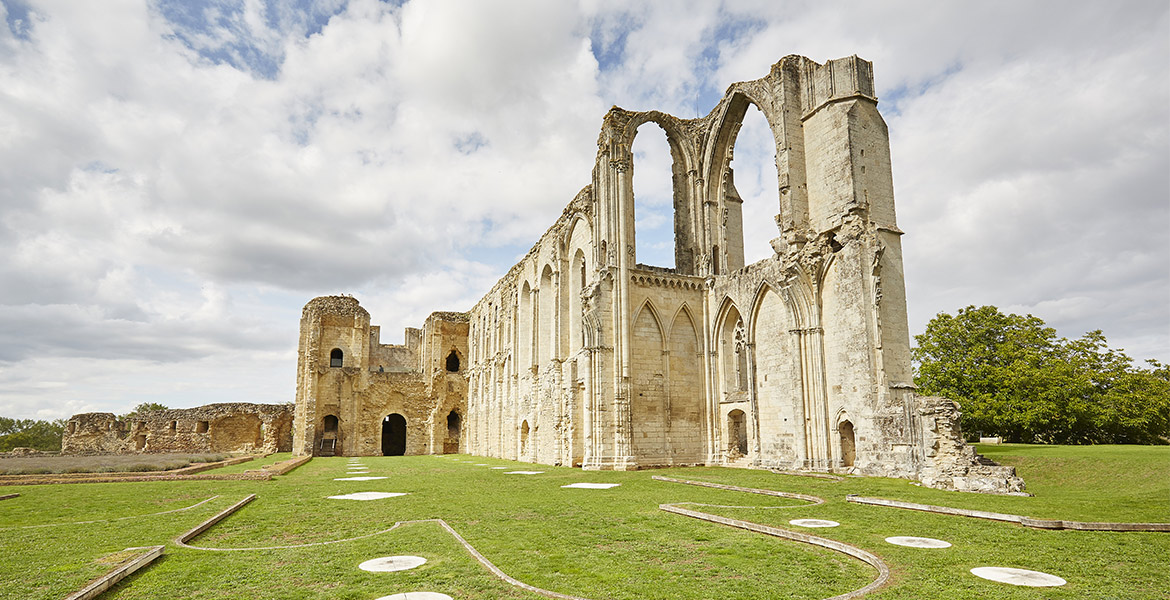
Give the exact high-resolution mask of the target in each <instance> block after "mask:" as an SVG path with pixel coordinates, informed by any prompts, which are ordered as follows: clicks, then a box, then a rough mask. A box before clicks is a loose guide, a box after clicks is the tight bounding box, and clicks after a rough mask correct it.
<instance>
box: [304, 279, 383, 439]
mask: <svg viewBox="0 0 1170 600" xmlns="http://www.w3.org/2000/svg"><path fill="white" fill-rule="evenodd" d="M369 344H370V313H368V312H366V309H364V308H362V307H361V306H360V305H359V304H358V301H357V300H356V299H355V298H352V297H348V296H322V297H319V298H314V299H313V300H311V301H310V302H309V303H308V304H306V305H305V308H304V309H303V310H302V312H301V336H300V342H299V343H298V345H297V397H296V412H295V416H294V422H295V423H296V425H297V426H296V428H295V429H294V431H293V453H294V454H297V455H302V454H319V453H320V452H321V445H322V442H324V443H325V444H326V446H328V448H327V450H328V451H327V452H326V453H327V454H333V453H334V452H336V450H337V448H338V446H339V445H340V443H341V442H342V437H343V436H344V434H343V432H342V428H341V427H340V422H341V421H342V420H347V421H348V420H349V419H345V417H347V416H348V417H353V416H354V415H355V412H356V407H355V406H354V402H353V392H354V387H355V383H356V384H357V387H359V388H360V387H362V385H361V384H362V379H363V375H365V374H364V373H363V371H365V369H364V368H362V367H363V366H364V365H366V364H367V363H368V357H367V353H368V351H369ZM325 416H333V417H334V418H333V419H330V420H329V422H328V423H325V422H324V417H325Z"/></svg>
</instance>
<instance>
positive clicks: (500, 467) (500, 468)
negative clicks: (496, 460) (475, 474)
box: [492, 467, 510, 469]
mask: <svg viewBox="0 0 1170 600" xmlns="http://www.w3.org/2000/svg"><path fill="white" fill-rule="evenodd" d="M492 468H493V469H508V468H510V467H492Z"/></svg>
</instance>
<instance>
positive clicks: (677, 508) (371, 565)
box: [160, 460, 1066, 600]
mask: <svg viewBox="0 0 1170 600" xmlns="http://www.w3.org/2000/svg"><path fill="white" fill-rule="evenodd" d="M457 462H463V463H471V461H464V460H457ZM476 466H487V465H486V464H482V463H476ZM490 468H491V469H499V470H506V469H509V468H512V467H507V466H494V467H490ZM542 473H544V471H522V470H517V471H507V472H506V473H504V474H508V475H539V474H542ZM372 479H387V477H347V478H337V479H335V480H336V481H366V480H372ZM652 479H654V480H658V481H664V482H668V483H677V484H685V485H695V486H702V487H710V488H717V489H723V490H728V491H737V492H744V493H751V494H758V495H767V496H772V497H780V498H789V499H796V500H801V501H804V502H806V503H807V504H805V505H800V506H727V505H716V504H701V503H695V502H679V503H673V504H662V505H659V509H661V510H663V511H666V512H670V513H674V514H678V515H682V516H687V517H691V518H695V519H699V520H704V521H708V522H712V523H717V524H721V525H725V526H729V527H736V528H739V529H744V530H747V531H752V532H755V533H760V534H763V535H769V536H772V537H779V538H783V539H788V540H792V541H798V542H802V543H806V544H810V545H814V546H819V547H822V548H827V549H830V550H834V551H837V552H841V553H843V554H845V555H847V556H850V557H851V558H854V559H857V560H860V561H862V562H865V563H866V564H868V565H870V566H872V567H873V568H874V569H876V570H877V572H878V576H877V578H876V579H875V580H873V581H872V582H870V583H869V584H867V585H865V586H864V587H862V588H859V589H857V590H853V591H851V592H848V593H846V594H842V595H839V596H834V599H835V600H846V599H853V598H860V597H862V596H864V595H866V594H869V593H870V592H873V591H876V590H877V589H879V588H881V587H883V586H884V585H886V583H887V582H888V581H889V568H888V567H887V566H886V564H885V563H884V562H883V561H882V560H881V559H880V558H879V557H878V556H876V555H874V554H872V553H870V552H868V551H866V550H864V549H862V548H859V547H857V546H853V545H851V544H846V543H844V542H839V541H836V540H831V539H828V538H822V537H818V536H814V535H810V534H807V533H802V532H798V531H792V530H787V529H781V528H778V527H772V526H768V525H763V524H759V523H753V522H750V521H742V520H737V519H731V518H728V517H723V516H720V515H715V514H711V513H707V512H703V511H700V510H696V508H698V507H715V508H751V509H788V508H807V507H810V506H816V505H819V504H823V503H824V499H822V498H819V497H816V496H811V495H807V494H796V493H789V492H781V491H777V490H764V489H756V488H745V487H740V486H731V485H725V484H718V483H710V482H702V481H691V480H684V479H674V478H670V477H662V476H657V475H655V476H652ZM619 485H620V484H617V483H595V482H578V483H572V484H567V485H562V486H560V487H562V488H579V489H592V490H600V489H612V488H615V487H618V486H619ZM400 495H403V493H388V492H357V493H353V494H345V495H339V496H329V498H331V499H354V500H372V499H381V498H389V497H394V496H400ZM208 500H211V499H208ZM204 502H206V500H205V501H204ZM189 508H193V507H189ZM168 512H171V511H168ZM160 514H161V513H160ZM221 518H222V517H221ZM415 523H436V524H438V525H439V526H440V527H442V528H443V529H444V530H446V531H447V532H448V533H449V534H450V535H451V536H453V537H454V538H455V539H456V540H457V541H458V542H459V543H460V544H461V545H462V546H463V547H464V549H465V550H466V551H467V552H468V553H469V554H470V555H471V556H472V557H473V558H474V559H475V560H476V561H478V562H479V563H480V564H481V565H482V566H484V568H486V569H487V570H488V571H490V572H491V573H492V574H493V575H495V576H496V577H498V578H500V579H502V580H504V581H505V582H507V583H509V584H510V585H513V586H515V587H518V588H520V589H524V590H528V591H531V592H534V593H537V594H540V595H543V596H546V597H549V598H557V599H560V600H588V599H586V598H581V597H578V596H571V595H567V594H561V593H559V592H553V591H550V590H544V589H541V588H537V587H535V586H531V585H528V584H526V583H524V582H521V581H519V580H517V579H515V578H513V577H511V576H509V575H507V574H506V573H504V572H503V571H502V570H500V569H499V568H498V567H496V566H495V565H494V564H493V563H492V562H491V561H489V560H488V559H487V558H485V557H484V556H483V555H482V554H480V553H479V551H478V550H476V549H475V548H474V547H473V546H472V545H471V544H469V543H468V542H467V541H466V540H465V539H464V538H463V537H462V536H461V535H460V534H459V533H458V532H457V531H455V529H454V528H452V527H451V526H450V525H449V524H448V523H447V522H446V521H444V520H443V519H421V520H410V521H399V522H396V523H394V525H393V526H391V527H389V528H386V529H383V530H381V531H377V532H374V533H370V534H365V535H361V536H355V537H352V538H346V539H341V540H331V541H326V542H311V543H305V544H293V545H286V546H266V547H259V548H210V547H199V546H191V545H188V544H182V543H180V545H183V546H185V547H188V548H192V549H196V550H209V551H220V552H231V551H248V550H279V549H291V548H303V547H308V546H324V545H330V544H339V543H345V542H350V541H355V540H360V539H365V538H370V537H373V536H377V535H382V534H384V533H388V532H390V531H393V530H395V529H397V528H399V527H401V526H403V525H412V524H415ZM789 524H791V525H795V526H798V527H813V528H816V527H838V526H840V525H841V524H840V523H838V522H836V521H830V520H827V519H793V520H791V521H789ZM886 541H887V542H888V543H890V544H895V545H899V546H907V547H912V548H922V549H941V548H948V547H951V544H950V542H947V541H944V540H936V539H933V538H921V537H913V536H894V537H889V538H886ZM412 560H418V561H421V562H417V564H412V563H411V561H412ZM425 562H426V560H425V559H423V558H421V557H403V556H394V557H382V558H377V559H372V560H369V561H366V562H364V563H362V565H361V568H362V569H364V570H381V571H395V570H404V569H408V568H415V567H417V566H420V565H421V564H423V563H425ZM971 573H972V574H974V575H977V576H979V577H982V578H985V579H990V580H993V581H1000V582H1004V583H1009V584H1013V585H1024V586H1035V587H1039V586H1059V585H1064V584H1065V583H1066V582H1065V580H1064V579H1061V578H1060V577H1056V576H1054V575H1049V574H1046V573H1041V572H1038V571H1027V570H1024V569H1012V568H1005V567H979V568H976V569H972V570H971ZM441 598H449V596H446V595H444V594H439V593H437V592H406V593H400V594H394V595H392V596H385V597H383V598H382V599H379V600H389V599H395V600H416V599H417V600H430V599H435V600H438V599H441Z"/></svg>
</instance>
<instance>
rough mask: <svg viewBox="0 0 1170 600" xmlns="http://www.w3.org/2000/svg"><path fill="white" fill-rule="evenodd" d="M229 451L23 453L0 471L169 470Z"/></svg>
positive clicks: (2, 461)
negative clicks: (61, 454) (92, 453)
mask: <svg viewBox="0 0 1170 600" xmlns="http://www.w3.org/2000/svg"><path fill="white" fill-rule="evenodd" d="M227 458H231V455H230V454H122V455H116V456H109V455H105V456H22V457H15V458H0V475H26V474H40V473H126V472H141V471H170V470H172V469H181V468H183V467H189V466H191V465H192V464H194V463H210V462H218V461H221V460H224V459H227Z"/></svg>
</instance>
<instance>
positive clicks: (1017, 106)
mask: <svg viewBox="0 0 1170 600" xmlns="http://www.w3.org/2000/svg"><path fill="white" fill-rule="evenodd" d="M8 10H10V8H9V7H8V6H7V5H4V4H0V14H3V15H4V16H7V11H8ZM13 14H15V13H13ZM21 19H22V20H23V23H22V24H18V25H14V26H13V28H11V29H10V28H8V27H5V26H3V23H0V253H3V256H4V257H5V259H4V260H2V261H0V281H2V282H3V284H2V285H0V305H2V308H3V309H4V310H3V311H0V333H2V334H3V339H5V342H6V349H5V354H4V355H3V356H0V414H5V415H9V416H34V415H36V416H65V415H67V414H69V413H71V412H76V411H78V410H82V409H84V410H96V409H102V410H114V411H121V410H125V409H128V408H129V407H131V406H133V404H135V403H137V402H138V401H143V400H156V401H162V402H163V403H168V404H171V405H192V404H199V403H203V402H209V401H219V400H220V399H235V400H245V399H250V400H257V401H267V402H274V401H286V400H290V399H291V398H292V387H293V369H294V366H295V364H294V363H295V357H294V355H293V352H294V350H293V345H294V344H295V338H296V321H297V319H298V318H299V314H300V307H301V306H302V305H303V304H304V303H305V302H306V301H307V300H308V299H309V298H310V297H311V296H312V295H315V294H322V293H337V292H352V293H355V294H356V295H357V296H358V297H359V298H360V299H361V300H362V302H363V305H364V306H366V307H367V309H368V310H370V312H371V314H372V315H373V319H374V321H375V322H376V323H381V324H382V325H383V326H384V328H385V329H384V331H385V333H384V339H386V340H400V336H401V329H402V328H403V327H407V326H411V327H417V326H419V325H420V324H421V323H422V320H423V319H424V318H425V317H426V315H427V314H429V313H430V312H431V311H433V310H451V309H454V310H460V309H466V308H468V307H469V306H470V305H471V304H472V303H473V302H474V301H475V300H476V299H478V297H479V296H480V295H481V294H482V293H484V292H485V291H486V290H487V289H488V287H490V285H491V284H492V283H494V281H495V279H496V277H498V276H499V275H500V274H502V273H503V272H504V271H505V270H506V269H507V268H508V267H509V266H511V264H512V262H513V260H514V259H515V255H516V254H517V253H518V252H521V253H522V252H523V251H524V250H526V249H527V248H528V246H529V245H530V244H531V243H532V242H533V241H534V239H535V235H536V233H534V232H541V231H544V230H545V228H546V227H547V226H548V225H549V224H550V223H551V222H552V221H553V219H554V218H555V217H556V216H557V215H558V214H559V213H560V211H561V209H562V208H563V206H564V205H565V203H567V202H568V201H569V200H570V199H571V198H572V197H573V195H574V194H575V193H576V192H577V191H578V190H579V189H580V188H581V187H582V186H584V185H585V184H587V183H589V181H590V169H591V168H592V161H593V158H594V154H595V152H596V145H595V141H596V136H597V130H598V126H599V124H600V121H601V118H602V116H603V114H604V111H605V109H606V107H607V106H609V105H610V104H619V105H621V106H624V107H627V108H631V109H659V110H663V111H666V112H671V113H673V114H676V115H678V116H680V117H694V116H698V115H700V114H705V113H706V112H707V111H708V110H710V109H711V108H712V106H710V105H709V103H710V102H713V100H712V99H711V98H712V97H717V95H718V94H720V93H721V92H722V90H723V89H725V88H726V86H727V85H728V84H730V83H731V82H733V81H738V80H744V79H755V78H758V77H760V76H762V75H764V74H765V73H767V70H768V68H769V67H770V66H771V64H772V63H774V62H775V61H776V60H778V59H779V58H780V57H781V56H783V55H785V54H790V53H798V54H805V55H808V56H810V57H812V58H814V59H817V60H825V59H827V58H833V57H839V56H845V55H849V54H853V53H857V54H859V55H861V56H862V57H864V58H866V59H869V60H873V61H874V62H875V69H876V75H877V81H878V85H879V95H880V96H881V97H882V104H881V108H882V110H883V111H884V112H885V114H886V118H887V119H888V120H889V121H890V125H891V135H892V136H893V139H892V141H893V152H894V169H895V186H896V196H897V199H898V209H899V222H900V224H901V226H902V227H903V229H905V230H906V231H907V232H908V233H907V236H906V239H905V248H906V270H907V274H908V281H909V292H910V299H909V301H910V307H911V311H912V312H911V329H912V331H918V330H921V327H922V325H923V324H924V323H925V320H926V319H928V318H929V317H930V316H931V315H933V314H934V312H937V311H939V310H947V311H952V312H953V311H954V310H955V309H957V308H959V307H961V306H965V305H966V304H971V303H976V304H978V303H992V304H997V305H999V306H1001V308H1004V309H1005V310H1021V311H1024V310H1026V311H1032V312H1034V313H1035V314H1037V315H1038V316H1040V317H1042V318H1045V319H1046V320H1048V321H1049V323H1050V324H1053V325H1055V326H1057V327H1058V328H1060V331H1061V333H1062V334H1064V335H1080V334H1081V333H1083V331H1085V330H1087V329H1096V328H1102V329H1104V330H1105V333H1106V335H1108V336H1109V339H1110V341H1111V343H1113V344H1115V345H1122V346H1125V347H1126V348H1127V350H1129V351H1130V353H1131V354H1133V355H1135V356H1139V357H1140V356H1158V357H1161V358H1163V359H1170V347H1168V346H1170V342H1168V341H1167V325H1168V324H1170V316H1168V315H1167V310H1168V308H1167V307H1166V303H1165V301H1164V299H1165V298H1166V297H1167V296H1168V295H1170V273H1167V272H1166V269H1165V267H1164V260H1165V256H1166V248H1167V245H1168V244H1167V241H1168V240H1167V237H1168V236H1170V233H1168V232H1170V228H1168V227H1166V225H1167V224H1168V223H1170V214H1168V211H1170V202H1167V198H1170V182H1168V181H1167V178H1166V176H1165V169H1166V165H1167V164H1170V150H1168V148H1170V139H1168V138H1170V134H1168V124H1167V122H1168V120H1170V119H1168V118H1167V108H1166V107H1167V106H1168V105H1170V83H1167V82H1168V81H1170V77H1167V71H1168V67H1167V63H1166V60H1165V56H1167V54H1168V53H1170V41H1168V37H1170V36H1167V33H1166V31H1167V10H1166V7H1165V6H1164V3H1160V2H1133V3H1123V4H1120V5H1118V6H1105V5H1102V6H1091V7H1076V8H1069V7H1068V6H1067V5H1065V4H1055V3H1029V4H1024V5H1020V4H1014V3H1013V4H1007V3H981V4H979V5H953V4H946V3H927V2H906V3H899V4H890V3H881V4H861V5H850V6H844V5H839V4H826V3H807V4H792V3H785V4H783V5H780V4H777V3H774V2H770V1H765V0H760V1H742V2H740V1H735V2H726V3H723V4H713V3H708V2H699V1H696V2H689V3H686V4H680V3H676V2H646V3H637V4H633V5H631V4H628V3H617V2H603V1H600V0H582V1H581V2H580V3H579V4H578V5H577V6H574V5H572V4H567V3H548V2H536V1H524V2H520V1H517V2H507V3H482V2H456V1H442V2H425V3H424V2H417V1H413V2H406V3H404V4H403V5H402V6H394V5H391V4H385V3H381V2H375V1H373V0H355V1H353V2H349V3H342V2H340V1H338V2H330V3H315V4H313V6H312V7H311V8H308V9H305V8H293V7H292V5H289V4H286V3H276V2H273V3H261V2H259V1H257V0H246V1H240V2H227V1H225V2H215V3H208V4H202V5H195V4H190V3H185V2H177V1H174V2H171V1H164V2H161V3H158V4H152V5H147V4H146V3H144V2H141V1H138V0H122V1H118V2H102V3H81V4H76V5H74V4H70V5H69V6H63V5H59V4H55V3H32V6H31V10H30V13H29V15H28V17H27V18H25V17H21ZM596 57H600V64H599V59H598V58H596ZM651 130H654V136H639V137H638V143H639V144H641V143H642V142H643V138H647V140H649V138H652V137H659V138H661V137H662V136H661V133H660V132H658V131H657V128H655V127H653V126H650V129H644V130H643V131H644V132H648V131H651ZM758 133H759V132H756V134H758ZM756 134H753V133H752V128H751V124H750V123H749V124H748V125H745V127H744V129H743V133H742V134H741V135H742V136H743V139H742V140H741V144H740V145H738V146H737V148H736V156H737V159H736V164H735V168H736V183H737V187H738V188H739V190H740V192H741V195H743V196H744V197H745V198H748V199H749V202H748V205H747V206H745V215H747V216H748V219H747V220H748V227H749V229H752V228H754V229H755V231H754V234H753V233H752V232H749V237H752V236H753V235H754V237H756V238H759V239H761V240H763V242H766V240H767V238H770V237H772V236H774V235H775V234H774V233H772V232H771V231H774V225H773V224H772V223H771V215H772V214H774V212H775V209H774V208H772V207H769V206H767V205H768V203H774V202H775V200H774V195H775V190H771V189H770V188H769V186H770V185H772V183H771V182H772V181H774V174H773V173H772V172H770V169H773V167H772V165H773V164H774V163H773V161H772V156H771V154H770V153H771V152H772V151H773V150H772V149H771V148H770V147H769V140H767V139H766V137H761V136H759V135H756ZM755 138H760V139H755ZM660 141H661V140H660ZM664 148H665V145H664V144H662V149H664ZM641 149H642V147H641V146H640V145H639V146H638V147H636V148H635V150H639V151H640V150H641ZM654 156H655V153H654V152H651V153H649V154H648V155H647V157H648V158H646V159H644V162H643V159H639V161H640V162H639V163H638V165H639V167H641V168H640V169H638V168H636V169H635V174H636V177H639V179H641V178H642V174H648V175H650V176H651V177H650V178H651V179H654V178H655V175H654V174H655V173H657V174H659V175H661V174H667V175H666V178H665V179H663V178H658V183H657V184H653V183H652V184H650V185H651V186H652V187H653V186H655V185H657V187H659V188H662V189H659V190H658V193H659V198H658V200H657V201H654V200H653V198H650V199H651V200H652V202H651V204H652V205H654V204H655V203H657V207H658V209H661V210H658V211H657V212H654V213H653V214H646V215H643V214H642V213H639V223H638V226H639V231H642V228H643V227H650V226H651V225H653V223H654V222H655V221H659V222H661V223H660V224H661V225H662V227H660V229H663V230H665V231H667V232H668V231H669V228H670V221H671V215H670V212H669V162H668V155H667V154H665V153H661V154H658V155H657V156H658V157H657V158H654ZM664 157H665V158H664ZM663 181H665V182H666V183H665V184H663V183H662V182H663ZM641 183H642V182H641V181H639V182H638V184H641ZM639 189H640V188H639ZM643 195H646V194H643ZM651 195H652V194H651ZM756 198H760V199H756ZM764 198H767V200H764ZM769 230H771V231H769ZM668 238H669V236H667V242H668V241H669V239H668ZM667 242H664V241H663V240H662V239H659V240H657V241H653V240H652V245H654V244H656V245H658V246H659V247H660V250H662V251H665V252H666V253H667V254H668V253H669V246H668V245H667ZM763 242H750V243H754V244H755V245H760V244H762V243H763ZM765 250H766V249H765ZM752 258H753V256H752V254H751V252H750V251H749V260H751V259H752ZM639 259H640V260H641V259H642V257H641V255H640V256H639ZM644 262H645V261H644ZM1151 332H1153V333H1151ZM212 373H213V374H214V375H212V376H209V374H212ZM225 378H232V381H231V382H228V380H227V379H225ZM146 396H150V397H146ZM166 398H171V399H172V400H170V401H169V402H168V401H167V400H166Z"/></svg>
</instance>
